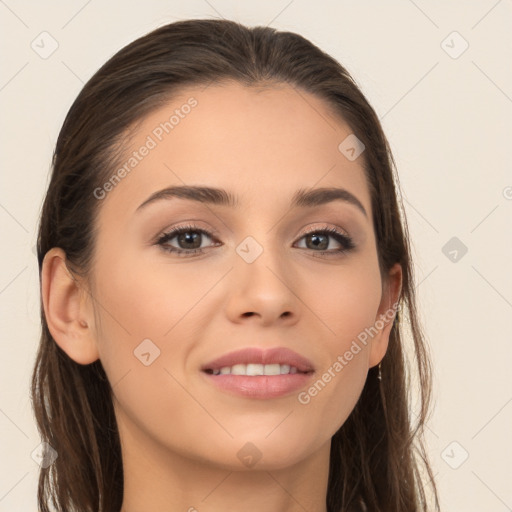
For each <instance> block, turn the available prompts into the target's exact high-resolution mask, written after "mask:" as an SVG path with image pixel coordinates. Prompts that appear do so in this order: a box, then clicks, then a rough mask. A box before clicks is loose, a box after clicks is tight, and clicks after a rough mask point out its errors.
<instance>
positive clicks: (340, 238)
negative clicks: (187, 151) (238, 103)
mask: <svg viewBox="0 0 512 512" xmlns="http://www.w3.org/2000/svg"><path fill="white" fill-rule="evenodd" d="M189 232H194V233H201V234H202V235H206V236H207V237H209V238H211V239H212V240H214V236H213V233H210V232H208V231H206V230H204V229H202V228H200V227H198V226H195V225H193V224H189V225H186V226H180V227H178V228H174V229H171V230H170V231H167V232H165V233H163V234H162V235H161V236H160V237H159V238H158V239H157V241H156V245H159V246H161V248H162V249H163V250H164V251H166V252H168V253H173V254H176V255H177V256H179V257H187V255H198V254H202V253H204V249H205V248H199V249H179V248H176V247H172V246H171V247H172V248H171V247H169V246H168V245H165V244H166V243H167V242H169V240H172V239H173V238H175V237H176V236H179V235H181V234H183V233H189ZM311 234H318V235H329V236H331V237H332V238H334V239H335V240H336V241H337V242H338V243H339V244H340V245H341V246H342V248H341V249H335V250H332V249H331V250H326V251H314V250H313V251H312V252H313V253H315V256H328V257H331V256H340V255H342V254H345V253H348V252H350V251H351V250H353V249H354V248H355V245H354V242H353V240H352V238H351V237H350V236H348V235H345V234H343V233H340V232H339V231H338V230H337V229H335V228H331V227H326V228H314V229H310V230H308V231H306V232H305V233H304V234H303V235H302V236H301V237H300V238H299V240H302V239H303V238H304V237H306V236H308V235H311ZM306 250H307V248H306Z"/></svg>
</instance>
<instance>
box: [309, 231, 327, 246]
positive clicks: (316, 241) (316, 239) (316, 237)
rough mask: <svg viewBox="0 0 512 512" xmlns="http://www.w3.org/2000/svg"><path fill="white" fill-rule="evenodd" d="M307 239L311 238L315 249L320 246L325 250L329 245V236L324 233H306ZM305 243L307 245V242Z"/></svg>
mask: <svg viewBox="0 0 512 512" xmlns="http://www.w3.org/2000/svg"><path fill="white" fill-rule="evenodd" d="M321 238H323V241H321V240H320V239H321ZM307 239H309V240H311V241H312V243H313V246H314V247H315V248H317V249H318V248H320V249H322V250H325V249H327V247H328V246H329V237H327V236H326V235H318V234H313V235H308V237H307ZM319 240H320V241H319ZM306 245H308V244H307V243H306Z"/></svg>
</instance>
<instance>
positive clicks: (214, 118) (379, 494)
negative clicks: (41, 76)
mask: <svg viewBox="0 0 512 512" xmlns="http://www.w3.org/2000/svg"><path fill="white" fill-rule="evenodd" d="M393 166H394V162H393V159H392V155H391V152H390V149H389V146H388V143H387V141H386V138H385V136H384V134H383V131H382V128H381V126H380V123H379V121H378V118H377V116H376V114H375V112H374V110H373V109H372V108H371V106H370V105H369V104H368V102H367V100H366V99H365V98H364V96H363V95H362V93H361V92H360V90H359V89H358V87H357V86H356V85H355V83H354V81H353V80H352V78H351V77H350V75H349V74H348V72H347V71H346V70H345V69H344V68H343V67H342V66H340V64H339V63H338V62H336V61H335V60H334V59H332V58H331V57H330V56H328V55H326V54H325V53H323V52H322V51H320V50H319V49H318V48H317V47H315V46H314V45H312V44H311V43H310V42H309V41H307V40H305V39H304V38H303V37H301V36H299V35H297V34H292V33H288V32H277V31H276V30H275V29H271V28H264V27H256V28H247V27H244V26H242V25H240V24H238V23H235V22H232V21H224V20H223V21H220V20H188V21H181V22H177V23H173V24H169V25H166V26H163V27H161V28H159V29H157V30H155V31H153V32H152V33H150V34H148V35H146V36H144V37H142V38H140V39H138V40H136V41H135V42H133V43H131V44H129V45H128V46H127V47H125V48H123V49H122V50H121V51H119V52H118V53H117V54H116V55H114V56H113V57H112V58H111V59H110V60H109V61H108V62H107V63H106V64H105V65H103V67H102V68H101V69H100V70H99V71H98V72H97V73H96V74H95V75H94V76H93V77H92V78H91V79H90V80H89V82H88V83H87V84H86V85H85V86H84V88H83V90H82V91H81V92H80V94H79V96H78V97H77V99H76V100H75V102H74V104H73V105H72V107H71V109H70V111H69V113H68V115H67V117H66V119H65V122H64V124H63V127H62V129H61V132H60V135H59V138H58V141H57V145H56V149H55V153H54V158H53V173H52V177H51V182H50V185H49V188H48V192H47V195H46V197H45V202H44V206H43V210H42V215H41V221H40V229H39V237H38V244H37V249H38V261H39V268H40V276H41V295H42V308H41V318H42V325H43V332H42V338H41V344H40V347H39V352H38V355H37V361H36V365H35V369H34V374H33V383H32V397H33V406H34V410H35V414H36V419H37V424H38V428H39V430H40V433H41V436H42V438H43V441H45V442H47V443H48V446H49V450H50V449H51V450H55V452H52V453H54V454H55V455H54V457H52V463H51V464H48V465H46V464H45V465H43V467H42V468H41V474H40V482H39V506H40V510H42V511H47V510H50V508H49V506H50V505H52V506H53V507H55V508H56V510H59V511H70V510H80V511H109V512H110V511H119V510H121V511H123V512H132V511H133V512H136V511H142V510H144V511H148V512H149V511H159V512H160V511H164V510H165V511H167V510H169V511H174V510H190V511H193V510H198V511H208V510H210V511H213V510H221V509H222V510H244V511H256V510H258V511H259V510H268V511H276V512H277V511H295V510H308V511H311V512H313V511H329V512H334V511H356V510H358V511H362V510H366V511H383V512H384V511H385V512H395V511H396V512H398V511H400V512H412V511H426V510H429V508H428V503H427V502H428V499H427V497H426V494H429V493H431V494H432V495H433V500H434V502H435V505H436V508H438V505H437V497H436V492H435V485H434V483H433V481H432V473H431V469H430V467H429V465H428V462H427V459H426V456H425V452H424V450H423V447H422V444H421V439H422V438H421V435H422V429H423V426H424V423H425V421H426V416H427V410H428V403H429V396H430V373H429V362H428V358H427V351H426V346H425V343H424V340H423V336H422V333H421V329H420V325H419V322H418V319H417V313H416V309H415V295H414V281H413V276H412V262H411V259H410V250H409V242H408V236H407V229H406V224H405V219H403V220H402V218H401V213H400V210H399V206H398V205H399V203H398V201H397V193H396V190H395V184H394V173H393ZM402 215H403V213H402ZM402 308H404V310H405V311H406V312H407V317H408V323H409V327H410V339H411V347H410V350H411V353H412V356H413V359H414V366H413V369H414V376H415V377H416V378H417V381H418V383H419V397H420V408H419V409H418V410H415V411H410V410H409V402H408V397H409V387H410V386H409V384H408V378H409V372H408V371H407V367H406V361H405V355H404V346H403V342H404V339H403V334H404V333H403V329H404V325H403V320H402V318H400V320H399V316H398V311H399V310H400V309H402ZM400 316H402V314H401V315H400ZM412 413H414V418H415V420H416V421H415V422H412V421H410V418H411V417H412V416H413V415H412ZM415 451H418V453H419V457H417V455H415ZM44 466H47V467H44ZM422 466H423V468H424V469H426V474H427V477H429V479H430V482H429V481H423V482H422V481H421V479H420V471H421V469H422ZM427 485H428V486H429V491H428V493H427V492H426V487H427Z"/></svg>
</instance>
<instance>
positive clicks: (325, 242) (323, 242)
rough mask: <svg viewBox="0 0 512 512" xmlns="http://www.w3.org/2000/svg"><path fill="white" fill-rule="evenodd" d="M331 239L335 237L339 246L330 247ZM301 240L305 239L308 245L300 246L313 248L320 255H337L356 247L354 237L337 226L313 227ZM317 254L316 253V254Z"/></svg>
mask: <svg viewBox="0 0 512 512" xmlns="http://www.w3.org/2000/svg"><path fill="white" fill-rule="evenodd" d="M329 239H334V240H335V245H336V244H337V245H338V248H330V249H329V246H330V245H331V244H330V240H329ZM300 240H305V245H306V247H300V248H301V249H303V248H306V249H313V252H314V253H317V254H319V255H329V256H336V255H340V254H343V253H346V252H349V251H351V250H352V249H354V248H355V244H354V241H353V240H352V238H351V237H350V236H348V235H346V234H344V233H341V232H340V231H338V230H337V229H335V228H320V229H319V228H314V229H311V230H309V231H308V232H307V233H306V234H305V235H302V237H301V238H300ZM318 249H320V250H318ZM317 254H315V256H316V255H317Z"/></svg>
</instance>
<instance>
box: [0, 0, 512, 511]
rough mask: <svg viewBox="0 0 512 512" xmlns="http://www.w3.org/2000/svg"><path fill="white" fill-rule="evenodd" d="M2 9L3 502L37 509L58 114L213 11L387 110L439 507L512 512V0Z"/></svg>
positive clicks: (10, 4)
mask: <svg viewBox="0 0 512 512" xmlns="http://www.w3.org/2000/svg"><path fill="white" fill-rule="evenodd" d="M0 15H1V21H0V24H1V36H0V37H1V44H2V61H3V64H2V67H1V76H0V104H1V108H2V116H1V123H2V132H1V133H2V142H1V144H2V146H1V160H2V172H1V188H0V226H1V230H2V231H1V237H2V264H1V266H0V311H1V318H0V325H1V349H2V351H1V354H2V357H1V358H0V375H1V388H0V461H1V463H0V464H1V467H0V511H9V512H11V511H13V510H16V511H18V510H20V511H21V510H23V511H31V510H36V502H35V496H36V479H37V472H38V466H37V465H36V463H35V462H34V461H33V460H32V459H31V452H32V451H33V450H34V449H35V448H36V447H37V445H38V444H39V437H38V435H37V431H36V428H35V424H34V421H33V418H32V412H31V407H30V402H29V394H28V382H29V376H30V373H31V370H32V364H33V358H34V354H35V350H36V346H37V344H38V336H39V329H40V325H39V291H38V290H39V281H38V269H37V262H36V257H35V254H34V252H33V247H34V244H35V240H36V225H37V221H38V215H39V209H40V207H41V202H42V198H43V195H44V192H45V189H46V186H47V179H48V171H49V165H50V158H51V153H52V150H53V146H54V144H55V141H56V137H57V134H58V130H59V129H60V126H61V124H62V121H63V119H64V116H65V114H66V112H67V110H68V108H69V107H70V105H71V103H72V101H73V100H74V98H75V97H76V95H77V94H78V92H79V91H80V89H81V87H82V85H83V83H85V81H86V80H88V79H89V77H90V76H91V75H92V74H93V73H94V72H95V71H96V70H97V69H98V68H99V66H100V65H101V64H103V63H104V62H105V61H106V60H107V59H108V58H109V57H110V56H111V55H112V54H114V53H115V52H116V51H117V50H119V49H120V48H121V47H122V46H124V45H125V44H127V43H128V42H131V41H132V40H133V39H135V38H137V37H138V36H141V35H143V34H145V33H147V32H149V31H150V30H152V29H153V28H156V27H157V26H160V25H162V24H164V23H167V22H171V21H176V20H179V19H185V18H212V17H214V18H218V17H225V18H229V19H234V20H237V21H240V22H242V23H246V24H248V25H267V24H270V25H271V26H273V27H276V28H278V29H283V30H291V31H294V32H298V33H300V34H302V35H304V36H305V37H306V38H309V39H310V40H311V41H312V42H314V43H315V44H317V45H318V46H320V47H321V48H322V49H324V50H325V51H327V52H328V53H330V54H332V55H333V56H334V57H335V58H337V59H338V60H339V61H340V62H341V63H342V64H343V65H345V66H346V67H347V68H348V69H349V71H350V72H351V73H352V74H353V75H354V77H355V79H356V81H357V82H358V83H359V84H360V86H361V88H362V90H363V92H364V93H365V94H366V95H367V97H368V99H369V100H370V103H371V104H372V105H373V106H374V108H375V109H376V111H377V113H378V114H379V116H380V117H381V119H382V122H383V125H384V129H385V131H386V133H387V136H388V138H389V140H390V142H391V146H392V149H393V151H394V155H395V158H396V161H397V165H398V169H399V174H400V177H401V183H402V191H403V196H404V204H405V208H406V211H407V215H408V219H409V227H410V230H411V235H412V239H413V245H414V256H415V258H416V261H415V264H416V283H417V290H418V294H419V301H420V310H421V315H422V321H423V323H424V325H425V328H426V333H427V336H428V338H429V340H430V344H431V347H432V352H433V358H434V365H435V383H436V390H435V400H436V403H435V409H434V412H433V415H432V419H431V421H430V422H429V435H428V450H429V453H430V455H431V458H432V462H433V465H434V471H435V473H436V478H437V481H438V485H439V489H440V493H441V500H442V510H444V511H453V512H459V511H461V512H462V511H464V512H472V511H474V512H482V511H485V512H505V511H510V510H512V486H511V485H510V484H511V483H512V444H511V441H510V439H511V437H512V436H511V435H510V434H511V432H512V378H511V374H512V368H511V366H512V348H511V346H512V336H511V322H510V319H511V316H512V315H511V313H512V272H511V261H512V243H511V240H512V229H511V228H512V223H511V220H512V165H511V156H510V155H511V145H512V144H511V143H512V140H511V134H512V120H511V118H512V68H511V64H510V63H511V62H512V36H511V32H512V30H511V29H512V2H511V0H500V1H496V0H489V1H487V0H485V1H484V0H480V1H466V2H462V1H460V2H456V1H451V2H442V1H440V0H439V1H432V2H427V1H426V0H415V1H412V0H393V1H389V2H377V1H375V2H370V1H362V2H355V1H354V2H349V1H334V0H332V1H318V0H317V1H310V2H306V1H304V0H291V1H290V0H284V1H269V0H267V1H258V2H256V1H248V2H235V1H233V0H208V1H206V0H195V1H190V2H183V1H182V2H177V1H157V0H145V1H144V2H141V1H139V2H134V1H131V2H128V1H125V2H121V1H120V0H117V1H112V2H100V1H99V0H90V1H89V2H87V1H67V2H65V1H61V2H58V1H48V2H29V1H18V2H16V1H14V0H5V1H1V2H0ZM43 31H47V32H48V33H49V34H50V36H48V35H43V36H40V34H41V32H43ZM454 31H456V32H458V34H459V35H457V34H453V32H454ZM42 37H44V38H46V39H45V42H44V48H46V51H48V50H49V49H51V44H52V39H54V40H55V41H56V42H57V43H58V48H57V49H56V51H55V52H54V53H53V54H52V55H50V56H48V57H47V58H45V59H44V58H42V57H41V56H40V55H39V54H38V53H37V52H36V51H34V50H33V49H32V47H31V43H32V42H33V41H35V43H34V46H36V45H37V44H38V45H39V47H40V48H41V47H42V46H43V43H41V38H42ZM443 41H444V43H443ZM53 44H55V43H53ZM466 44H468V45H469V46H468V48H467V49H466V50H465V51H464V52H463V53H462V54H461V55H460V56H459V55H458V54H459V53H460V52H461V51H462V50H463V49H464V48H465V46H466ZM41 51H43V50H42V49H39V52H41ZM454 57H457V58H454ZM452 237H456V238H457V239H458V241H457V240H456V241H455V242H452V243H455V244H459V245H460V243H463V244H464V245H465V246H466V247H467V249H468V251H467V253H466V254H465V255H463V256H462V257H461V254H462V253H461V252H460V250H459V252H458V253H457V261H450V259H449V258H448V257H447V256H446V255H445V252H446V253H448V251H451V250H453V248H454V247H455V246H454V247H452V246H448V247H447V248H445V249H444V252H443V247H445V244H447V243H448V241H449V240H450V239H452ZM454 254H455V253H452V255H451V256H450V255H449V256H450V257H453V255H454ZM454 442H455V444H452V443H454ZM466 455H467V459H466V460H464V458H465V457H466ZM455 468H456V469H455Z"/></svg>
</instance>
